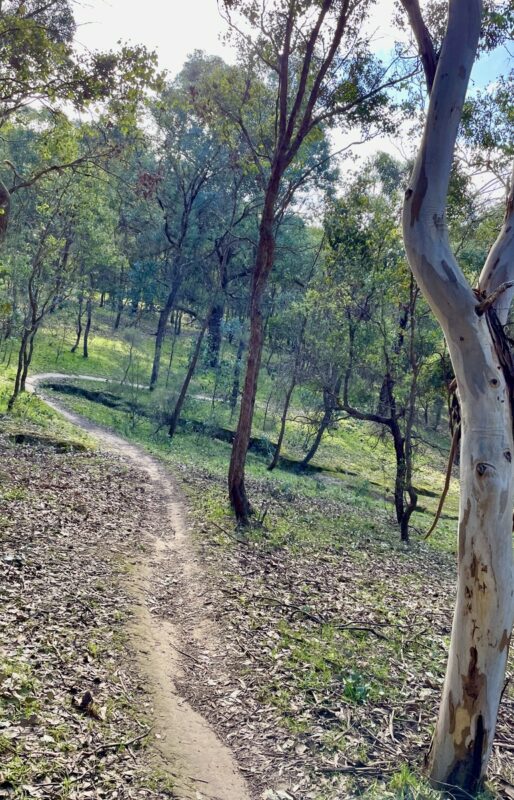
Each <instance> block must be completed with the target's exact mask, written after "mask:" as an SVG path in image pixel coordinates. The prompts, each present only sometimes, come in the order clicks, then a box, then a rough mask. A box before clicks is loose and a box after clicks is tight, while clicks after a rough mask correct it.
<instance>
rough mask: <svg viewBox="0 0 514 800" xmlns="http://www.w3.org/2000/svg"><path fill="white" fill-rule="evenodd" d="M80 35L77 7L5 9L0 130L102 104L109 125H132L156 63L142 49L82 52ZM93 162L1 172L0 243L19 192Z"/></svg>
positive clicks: (30, 2) (18, 5)
mask: <svg viewBox="0 0 514 800" xmlns="http://www.w3.org/2000/svg"><path fill="white" fill-rule="evenodd" d="M75 30H76V25H75V20H74V16H73V4H72V2H71V0H24V2H21V1H20V0H3V2H2V3H0V74H1V81H0V127H3V126H4V125H5V124H6V123H7V122H8V121H9V120H10V119H12V118H13V117H15V116H16V115H17V114H19V112H20V111H22V110H23V109H25V108H27V107H30V106H36V107H38V108H40V107H41V104H42V105H43V106H44V107H46V108H51V109H52V111H53V112H57V111H59V110H62V109H63V108H65V107H69V106H70V105H71V106H74V107H75V108H76V109H83V108H84V107H86V106H88V105H90V104H91V103H100V104H101V105H102V106H103V107H104V108H105V107H107V106H108V107H109V115H110V119H111V121H112V119H113V118H118V119H121V118H123V119H125V120H127V119H128V118H129V117H132V118H133V116H134V112H135V110H136V109H137V108H138V107H139V105H140V101H141V99H142V98H143V97H144V96H145V94H146V90H147V89H148V87H149V86H150V85H156V82H155V63H156V62H155V56H154V55H153V54H151V53H149V52H148V51H147V50H146V48H144V47H141V46H136V47H128V46H121V47H120V49H119V50H118V51H117V52H107V53H100V52H92V53H89V52H88V53H84V52H81V53H79V52H78V51H77V49H76V47H75V44H74V35H75ZM97 144H99V142H98V141H97ZM111 147H112V144H111ZM102 149H103V150H105V149H106V148H105V142H104V143H103V144H102ZM89 160H90V154H87V153H85V152H83V153H81V154H80V156H79V157H78V158H77V159H71V160H70V159H68V158H66V157H64V158H56V160H55V161H54V162H53V163H52V164H45V165H36V166H35V168H34V170H33V171H31V172H30V173H23V172H22V171H21V170H20V167H19V165H18V164H13V163H9V164H8V165H3V167H4V169H3V170H2V172H3V173H4V175H3V180H0V239H1V238H3V236H4V235H5V231H6V229H7V224H8V219H9V212H10V208H11V196H12V194H13V192H17V191H19V190H20V189H24V188H27V187H29V186H31V185H32V184H33V183H34V182H35V181H37V180H39V179H40V178H41V177H43V176H45V175H46V174H48V171H49V170H50V171H51V172H54V171H56V170H63V169H67V168H69V167H76V166H78V165H80V164H84V163H88V162H89Z"/></svg>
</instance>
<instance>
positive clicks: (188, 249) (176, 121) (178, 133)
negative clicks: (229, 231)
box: [150, 85, 223, 389]
mask: <svg viewBox="0 0 514 800" xmlns="http://www.w3.org/2000/svg"><path fill="white" fill-rule="evenodd" d="M153 114H154V119H155V123H156V125H157V137H158V150H159V154H158V165H157V176H156V178H157V179H156V182H155V191H154V199H155V201H156V202H157V204H158V206H159V208H160V210H161V226H160V227H161V230H160V239H161V241H162V245H161V251H162V252H163V255H164V275H163V283H164V297H163V304H162V306H161V309H160V312H159V319H158V325H157V331H156V337H155V352H154V359H153V365H152V374H151V377H150V389H153V388H154V387H155V386H156V384H157V380H158V378H159V369H160V362H161V351H162V344H163V341H164V337H165V333H166V328H167V325H168V320H169V317H170V314H171V311H172V309H173V308H174V306H175V303H176V302H177V298H178V296H179V293H180V291H181V287H182V285H183V283H184V281H185V280H186V278H187V276H188V274H189V273H193V272H194V271H195V270H197V269H198V266H199V265H200V264H201V262H202V260H203V259H204V258H205V256H206V252H205V242H204V241H203V240H202V239H201V237H199V235H198V226H199V216H200V215H201V214H202V213H205V210H206V209H205V203H206V202H207V197H206V195H205V194H204V190H205V188H206V186H207V184H208V183H209V181H210V180H211V179H212V177H213V176H214V175H215V174H216V172H217V171H218V170H221V169H222V168H223V159H222V153H221V147H220V144H219V142H218V141H217V139H216V137H215V136H213V135H212V133H211V132H210V131H209V130H208V129H206V127H205V126H204V125H202V123H201V121H200V120H199V119H198V117H197V116H196V115H195V113H194V108H193V106H192V105H191V103H190V102H189V99H188V97H187V94H186V93H185V92H184V91H182V90H181V88H180V85H178V86H175V87H174V86H169V87H168V88H167V89H166V90H165V91H164V92H163V94H162V96H161V98H160V99H159V101H158V103H156V105H155V106H154V109H153ZM208 199H209V200H211V201H212V195H211V196H210V197H209V198H208Z"/></svg>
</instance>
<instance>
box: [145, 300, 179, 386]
mask: <svg viewBox="0 0 514 800" xmlns="http://www.w3.org/2000/svg"><path fill="white" fill-rule="evenodd" d="M177 293H178V286H177V285H173V286H172V288H171V290H170V292H169V294H168V296H167V298H166V302H165V304H164V306H163V307H162V309H161V311H160V313H159V322H158V323H157V331H156V334H155V349H154V356H153V364H152V374H151V376H150V386H149V388H150V391H153V389H155V387H156V385H157V381H158V380H159V372H160V368H161V354H162V345H163V342H164V338H165V336H166V328H167V325H168V320H169V318H170V314H171V312H172V309H173V306H174V305H175V300H176V299H177ZM176 332H177V331H176V328H175V334H176Z"/></svg>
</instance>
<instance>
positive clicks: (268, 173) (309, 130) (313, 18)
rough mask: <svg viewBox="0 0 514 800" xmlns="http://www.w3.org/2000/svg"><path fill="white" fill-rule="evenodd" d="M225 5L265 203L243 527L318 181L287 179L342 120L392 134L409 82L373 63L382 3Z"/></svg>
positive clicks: (234, 467) (244, 446)
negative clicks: (287, 256)
mask: <svg viewBox="0 0 514 800" xmlns="http://www.w3.org/2000/svg"><path fill="white" fill-rule="evenodd" d="M220 5H221V7H222V9H223V10H224V13H225V16H226V19H227V21H228V23H229V25H230V26H231V29H232V31H233V32H235V33H236V35H237V37H238V39H239V42H240V45H241V64H240V67H239V74H240V75H242V76H243V82H244V86H245V91H244V92H243V95H242V102H241V103H240V105H239V108H236V107H235V105H234V104H232V105H231V107H230V108H228V110H227V113H228V114H229V115H230V116H231V118H232V121H233V122H234V123H235V124H236V125H238V126H239V128H240V130H241V132H242V134H243V137H244V138H245V140H246V143H247V146H248V149H249V152H250V153H251V155H252V158H253V160H254V164H255V169H256V171H257V172H258V174H259V175H260V177H261V181H262V196H263V203H262V213H261V216H260V223H259V236H258V240H257V246H256V254H255V260H254V265H253V271H252V285H251V291H250V303H249V305H250V311H249V317H250V334H249V341H248V357H247V363H246V375H245V381H244V388H243V393H242V397H241V406H240V413H239V420H238V424H237V429H236V433H235V438H234V444H233V448H232V455H231V460H230V467H229V475H228V488H229V496H230V501H231V504H232V507H233V509H234V511H235V514H236V517H237V519H238V522H239V523H241V524H247V523H248V521H249V516H250V513H251V506H250V502H249V499H248V496H247V492H246V487H245V462H246V454H247V450H248V445H249V441H250V435H251V428H252V420H253V413H254V407H255V397H256V393H257V382H258V376H259V369H260V365H261V356H262V348H263V315H262V307H263V300H264V296H265V293H266V288H267V284H268V279H269V276H270V273H271V270H272V269H273V264H274V260H275V240H276V228H277V223H278V222H279V220H280V218H281V216H282V215H283V214H284V212H285V209H286V208H287V206H288V205H289V204H290V203H291V202H292V201H293V198H294V196H295V193H296V192H297V191H298V190H299V188H300V187H302V185H303V186H304V185H305V184H306V182H307V181H308V180H309V177H310V176H311V175H312V173H313V172H314V170H313V169H312V167H309V168H308V169H306V170H304V171H303V173H302V174H301V175H299V176H298V179H297V180H295V181H293V182H291V185H290V188H289V189H286V190H284V186H285V185H286V184H287V171H288V170H289V169H290V168H291V167H293V166H294V165H295V163H297V161H298V158H299V157H300V158H301V153H302V149H303V148H304V147H305V144H306V143H307V142H309V140H312V139H315V138H316V137H319V136H320V135H321V134H322V131H323V129H324V127H326V126H328V125H330V124H331V123H333V122H334V121H335V120H336V119H337V120H338V122H339V124H341V125H342V126H343V127H344V128H345V129H346V130H349V129H350V128H352V127H354V126H355V125H362V126H363V128H364V129H365V130H366V129H367V130H369V128H370V127H371V126H373V124H376V123H382V124H383V123H384V120H385V119H386V115H385V114H384V107H385V105H386V94H385V92H386V89H387V88H388V87H391V86H392V85H394V84H396V83H398V82H400V81H401V79H402V76H401V75H398V73H397V72H395V70H394V69H390V68H389V67H387V66H384V65H383V64H382V63H381V62H380V61H378V60H377V59H376V58H374V57H373V55H372V53H371V49H370V42H369V37H368V36H367V34H366V32H365V22H366V20H367V17H368V11H369V8H370V6H371V5H372V3H371V2H368V1H367V0H362V1H361V2H359V1H358V2H350V0H317V1H316V2H312V0H308V1H307V0H278V1H277V2H275V3H269V2H267V0H223V2H222V3H220ZM259 82H260V85H261V86H263V87H265V91H264V93H263V97H265V98H266V100H265V109H266V110H265V112H264V113H262V109H259V108H256V106H255V104H254V105H253V106H252V104H251V102H250V101H251V99H252V97H254V98H255V87H256V86H257V85H259ZM270 109H271V110H272V113H271V115H270ZM252 112H254V114H253V117H252ZM255 123H257V124H255Z"/></svg>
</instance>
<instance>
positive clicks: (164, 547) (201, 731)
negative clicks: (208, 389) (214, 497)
mask: <svg viewBox="0 0 514 800" xmlns="http://www.w3.org/2000/svg"><path fill="white" fill-rule="evenodd" d="M70 379H75V380H76V379H83V380H85V379H87V380H95V381H101V382H107V381H106V380H105V379H103V378H95V377H92V376H87V375H65V374H62V373H57V372H51V373H42V374H39V375H34V376H31V377H30V378H29V379H27V389H28V390H29V391H30V392H34V393H36V392H37V393H38V394H39V395H40V396H42V397H43V398H44V400H45V402H46V403H47V404H48V405H49V406H50V407H51V408H53V409H54V410H56V411H58V412H59V413H60V414H61V415H62V416H63V417H64V418H65V419H67V420H69V421H70V422H72V423H73V424H74V425H77V426H78V427H80V428H82V429H83V430H85V431H87V432H88V433H90V434H91V435H93V436H94V437H95V438H96V439H98V441H99V442H100V443H101V445H102V446H103V447H105V448H106V449H107V450H109V451H110V452H113V453H115V454H117V455H119V456H121V457H122V458H123V459H125V460H126V461H127V462H129V463H132V464H133V465H135V466H136V467H138V468H139V469H140V470H142V471H144V472H146V474H147V475H148V478H149V480H150V481H151V482H152V484H153V486H154V488H155V489H156V491H157V493H158V494H159V495H160V496H161V497H162V499H163V503H164V508H165V514H164V515H163V519H162V521H160V522H161V524H160V526H159V527H160V532H159V533H157V534H155V526H151V527H150V528H149V531H148V532H142V534H144V535H146V534H148V536H150V537H151V540H152V544H153V548H152V552H151V553H150V554H149V555H148V556H146V557H145V559H144V562H143V563H142V564H141V565H138V568H137V571H136V574H135V575H134V576H132V577H133V579H134V584H135V585H134V586H133V587H132V593H133V596H134V610H135V614H134V621H133V624H132V626H131V637H132V640H133V643H134V647H135V650H136V652H137V653H138V661H139V668H140V671H141V673H142V675H144V676H145V677H146V680H147V682H148V687H149V689H150V691H151V693H152V695H153V708H154V733H155V741H156V750H157V751H158V752H157V757H158V760H159V761H160V766H161V767H162V768H163V769H166V771H168V772H170V774H171V775H172V777H173V779H174V782H175V785H176V789H177V794H178V797H180V798H187V799H188V800H189V799H191V800H203V799H204V798H206V799H208V800H250V797H251V795H250V791H249V789H248V786H247V785H246V782H245V781H244V779H243V777H242V776H241V774H240V772H239V770H238V767H237V765H236V762H235V760H234V757H233V755H232V753H231V751H230V750H229V749H228V748H227V747H226V746H225V745H224V744H223V743H222V742H221V741H220V739H219V738H218V736H217V735H216V733H215V731H214V730H213V728H212V727H211V726H210V725H209V723H208V722H207V720H206V719H204V718H203V717H202V716H201V715H200V714H199V713H198V712H197V711H195V710H193V708H191V706H190V705H189V704H188V702H187V701H186V700H185V698H184V697H181V696H180V694H179V692H178V691H177V683H178V682H180V679H181V678H182V677H183V671H182V667H181V662H182V659H183V657H184V656H185V657H187V655H185V654H184V653H183V652H181V651H182V650H183V648H182V647H181V636H180V631H179V628H178V626H177V625H175V624H174V620H173V619H170V618H163V616H162V615H158V614H157V613H156V612H155V610H154V609H153V608H152V607H151V604H149V603H148V595H149V594H151V592H152V588H153V585H154V578H155V577H156V576H157V575H159V572H160V573H161V574H162V570H163V568H164V567H165V566H166V565H169V564H173V568H174V569H175V570H178V571H179V572H180V577H181V583H183V582H184V579H185V582H186V584H187V587H188V591H187V596H186V597H185V598H183V601H184V602H187V603H188V605H189V611H190V612H193V616H194V619H195V631H194V636H195V639H196V640H197V642H198V644H199V646H200V647H201V648H203V650H204V651H205V652H209V650H211V649H212V648H213V647H215V639H216V630H215V625H214V623H213V621H212V619H210V617H209V615H208V613H207V611H206V609H205V607H204V606H203V604H202V583H204V582H205V574H204V573H203V571H202V568H201V566H200V564H199V563H198V560H197V555H196V553H195V552H194V548H193V545H192V543H191V541H190V539H189V536H188V531H187V528H186V525H185V522H184V514H183V510H182V507H181V501H180V498H179V496H178V491H177V489H176V487H175V486H174V483H173V479H172V477H171V475H170V474H169V472H167V471H166V470H165V469H164V467H163V466H162V465H161V464H160V463H159V462H158V461H157V459H155V458H153V457H152V456H150V455H149V454H148V453H146V452H145V451H144V450H143V449H142V448H140V447H137V446H136V445H133V444H130V443H129V442H127V441H126V440H125V439H122V438H121V437H119V436H116V435H115V434H113V433H111V432H110V431H107V430H105V429H104V428H102V427H100V426H98V425H96V424H95V423H93V422H91V421H90V420H88V419H86V418H84V417H82V416H80V415H79V414H75V413H73V412H71V411H69V410H68V409H66V408H64V407H63V406H62V405H61V404H60V403H58V402H56V401H55V400H54V399H53V398H49V397H48V396H47V395H45V394H44V393H42V392H40V391H38V385H39V384H40V383H42V382H44V381H47V380H70Z"/></svg>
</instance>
